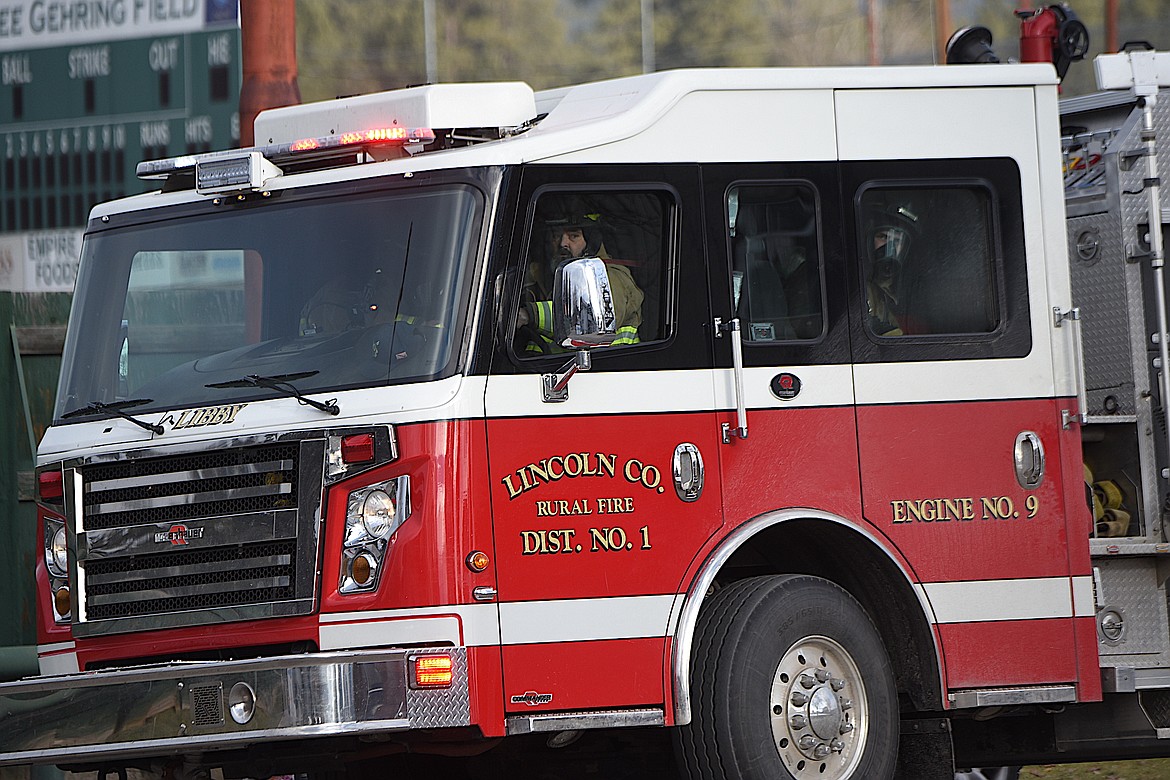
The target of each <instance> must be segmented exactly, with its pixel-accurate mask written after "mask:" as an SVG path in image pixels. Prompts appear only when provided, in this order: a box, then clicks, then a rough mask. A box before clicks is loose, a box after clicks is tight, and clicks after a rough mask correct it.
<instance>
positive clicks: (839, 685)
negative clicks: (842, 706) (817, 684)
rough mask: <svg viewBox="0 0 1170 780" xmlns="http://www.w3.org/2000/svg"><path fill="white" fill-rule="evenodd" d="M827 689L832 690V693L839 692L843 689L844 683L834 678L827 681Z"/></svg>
mask: <svg viewBox="0 0 1170 780" xmlns="http://www.w3.org/2000/svg"><path fill="white" fill-rule="evenodd" d="M829 687H830V688H832V689H833V690H834V691H839V690H841V689H842V688H844V687H845V681H844V680H839V679H837V678H836V677H834V678H833V679H831V680H829Z"/></svg>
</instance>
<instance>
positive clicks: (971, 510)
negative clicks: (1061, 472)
mask: <svg viewBox="0 0 1170 780" xmlns="http://www.w3.org/2000/svg"><path fill="white" fill-rule="evenodd" d="M1039 511H1040V499H1038V498H1036V496H1034V495H1029V496H1028V497H1027V498H1025V499H1024V506H1023V509H1022V514H1021V508H1019V507H1017V506H1016V502H1015V501H1014V500H1013V499H1012V498H1011V496H982V497H980V498H970V497H961V498H899V499H895V500H893V501H891V502H890V512H891V515H892V517H893V521H894V522H895V523H949V522H954V521H958V522H969V521H971V520H1018V519H1020V518H1021V517H1022V518H1023V519H1025V520H1031V519H1032V518H1033V517H1035V516H1036V515H1037V513H1038V512H1039Z"/></svg>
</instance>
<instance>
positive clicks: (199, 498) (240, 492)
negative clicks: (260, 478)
mask: <svg viewBox="0 0 1170 780" xmlns="http://www.w3.org/2000/svg"><path fill="white" fill-rule="evenodd" d="M86 492H91V491H90V489H88V488H87V489H86ZM286 493H292V485H289V484H287V483H286V484H281V485H259V486H257V487H250V488H236V489H235V490H209V491H206V492H203V493H187V494H184V495H178V496H166V497H163V498H144V499H142V500H139V501H114V502H111V503H109V504H92V505H91V511H92V512H93V513H95V514H105V513H107V512H133V511H135V510H138V509H155V508H158V507H168V506H184V505H187V504H208V503H211V502H212V501H232V500H234V499H240V498H255V497H256V496H273V495H284V494H286Z"/></svg>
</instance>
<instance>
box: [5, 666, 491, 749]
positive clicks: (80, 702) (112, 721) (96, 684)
mask: <svg viewBox="0 0 1170 780" xmlns="http://www.w3.org/2000/svg"><path fill="white" fill-rule="evenodd" d="M437 652H442V653H447V654H450V655H451V656H452V662H453V666H454V669H453V671H454V678H453V681H452V684H451V686H450V687H448V688H442V689H429V690H418V689H415V688H412V687H411V686H410V684H409V679H408V675H409V674H410V673H411V663H410V662H411V660H412V659H413V658H416V657H418V656H423V655H430V654H434V653H437ZM240 682H243V683H246V684H247V685H248V686H249V687H250V688H251V690H252V691H253V692H254V693H255V701H256V705H255V714H254V715H253V717H252V718H251V720H250V721H248V722H247V723H245V724H243V725H240V724H237V723H236V722H235V720H233V718H232V714H231V713H230V712H229V710H228V697H229V692H230V691H231V690H232V687H233V686H235V685H236V684H237V683H240ZM470 718H471V715H470V706H469V701H468V672H467V654H466V650H465V649H464V648H451V647H443V648H412V649H410V650H387V651H371V652H347V653H323V654H316V655H295V656H282V657H278V658H260V659H254V660H247V661H215V662H200V663H186V664H173V665H165V666H153V667H147V668H140V669H128V670H118V671H107V672H89V673H85V674H74V675H63V676H60V677H45V678H39V679H33V680H24V681H20V682H15V683H6V684H3V685H0V766H8V765H13V764H39V763H69V764H86V763H89V762H90V761H98V760H100V761H106V760H109V759H129V758H139V757H145V756H155V755H159V756H162V755H167V756H169V755H173V754H175V753H183V754H189V753H202V752H207V751H214V750H222V749H230V748H242V747H245V746H246V745H248V744H250V743H255V742H261V741H264V742H268V741H274V740H287V739H303V738H306V737H318V736H332V735H339V734H345V735H360V734H368V733H373V732H388V731H403V730H408V729H418V728H438V727H444V726H464V725H468V724H469V723H470Z"/></svg>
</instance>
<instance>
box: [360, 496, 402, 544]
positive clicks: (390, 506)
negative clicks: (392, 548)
mask: <svg viewBox="0 0 1170 780" xmlns="http://www.w3.org/2000/svg"><path fill="white" fill-rule="evenodd" d="M395 514H396V513H395V508H394V499H392V498H390V495H389V494H388V493H387V492H386V491H385V490H371V491H370V492H369V493H368V494H367V495H366V500H365V501H363V502H362V512H361V521H362V528H363V529H365V532H366V535H367V536H369V537H370V538H371V539H388V538H389V537H390V534H391V533H392V532H393V531H394V528H395V526H394V516H395Z"/></svg>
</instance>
